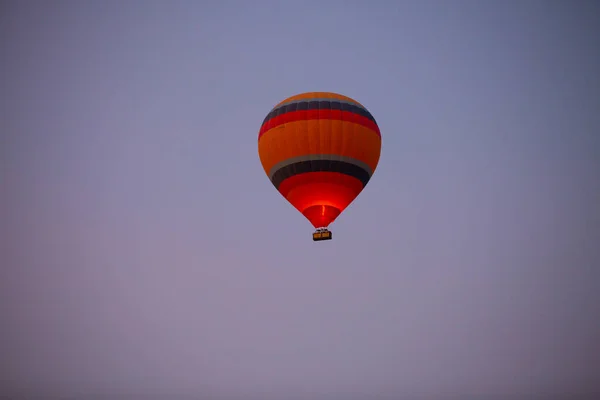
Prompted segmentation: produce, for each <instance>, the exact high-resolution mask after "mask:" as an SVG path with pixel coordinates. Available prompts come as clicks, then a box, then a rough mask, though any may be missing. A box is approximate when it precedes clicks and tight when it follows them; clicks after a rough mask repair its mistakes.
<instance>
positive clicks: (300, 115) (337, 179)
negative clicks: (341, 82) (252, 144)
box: [258, 92, 381, 228]
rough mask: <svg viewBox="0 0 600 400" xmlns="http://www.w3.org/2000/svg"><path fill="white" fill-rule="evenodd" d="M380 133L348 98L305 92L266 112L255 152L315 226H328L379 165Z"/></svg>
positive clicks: (278, 186) (280, 188) (277, 185)
mask: <svg viewBox="0 0 600 400" xmlns="http://www.w3.org/2000/svg"><path fill="white" fill-rule="evenodd" d="M380 153H381V133H380V132H379V127H378V126H377V122H376V121H375V119H374V118H373V116H372V115H371V113H369V111H368V110H367V109H366V108H365V107H364V106H363V105H362V104H360V103H359V102H357V101H356V100H353V99H351V98H350V97H347V96H343V95H340V94H336V93H329V92H308V93H302V94H298V95H296V96H292V97H289V98H287V99H285V100H283V101H282V102H280V103H279V104H277V105H276V106H275V107H274V108H273V109H272V110H271V112H269V114H268V115H267V116H266V118H265V119H264V121H263V124H262V126H261V127H260V130H259V133H258V154H259V157H260V161H261V163H262V166H263V168H264V170H265V173H266V174H267V176H268V177H269V179H270V180H271V182H272V183H273V185H274V186H275V188H276V189H277V190H278V191H279V193H281V194H282V195H283V197H285V198H286V199H287V200H288V201H289V202H290V203H291V204H292V205H293V206H294V207H295V208H296V209H297V210H298V211H300V212H301V213H302V214H303V215H304V216H305V217H306V218H307V219H308V220H309V221H310V222H311V224H312V225H313V226H314V227H315V228H326V227H327V226H329V224H331V223H332V222H333V221H334V220H335V219H336V218H337V217H338V216H339V215H340V214H341V213H342V212H343V211H344V210H345V209H346V207H348V205H349V204H350V203H351V202H352V201H353V200H354V199H355V198H356V197H357V196H358V195H359V194H360V192H361V191H362V190H363V189H364V187H365V186H366V185H367V183H368V182H369V179H371V176H372V175H373V173H374V172H375V169H376V168H377V164H378V162H379V157H380Z"/></svg>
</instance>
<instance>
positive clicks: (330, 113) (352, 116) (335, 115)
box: [258, 109, 381, 140]
mask: <svg viewBox="0 0 600 400" xmlns="http://www.w3.org/2000/svg"><path fill="white" fill-rule="evenodd" d="M315 119H322V120H327V119H329V120H340V121H347V122H352V123H355V124H359V125H362V126H364V127H365V128H369V129H370V130H372V131H373V132H374V133H376V134H377V136H379V137H381V133H380V132H379V127H378V126H377V123H375V122H374V121H373V120H371V119H369V118H367V117H365V116H362V115H360V114H356V113H354V112H351V111H342V110H328V109H314V110H306V111H291V112H287V113H285V114H281V115H278V116H276V117H274V118H271V119H270V120H268V121H267V122H266V123H265V124H264V125H262V126H261V128H260V131H259V133H258V139H259V140H260V138H261V136H262V135H263V134H265V133H266V132H268V131H270V130H271V129H274V128H277V127H279V126H281V125H283V124H286V123H290V122H296V121H306V120H315Z"/></svg>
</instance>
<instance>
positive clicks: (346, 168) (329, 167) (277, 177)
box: [271, 160, 371, 189]
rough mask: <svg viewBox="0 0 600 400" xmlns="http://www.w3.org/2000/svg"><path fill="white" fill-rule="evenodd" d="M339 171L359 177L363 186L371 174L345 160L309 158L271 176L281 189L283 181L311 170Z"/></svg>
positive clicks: (283, 168)
mask: <svg viewBox="0 0 600 400" xmlns="http://www.w3.org/2000/svg"><path fill="white" fill-rule="evenodd" d="M322 171H325V172H337V173H341V174H344V175H348V176H351V177H353V178H356V179H358V180H359V181H360V182H361V183H362V185H363V187H364V186H366V185H367V183H368V182H369V179H371V175H370V174H369V172H367V171H366V170H364V169H363V168H361V167H359V166H357V165H355V164H352V163H348V162H344V161H337V160H309V161H299V162H295V163H292V164H288V165H286V166H284V167H281V168H279V169H278V170H277V171H275V173H274V174H273V176H272V177H271V182H272V183H273V185H274V186H275V187H276V188H277V189H279V186H280V185H281V183H282V182H283V181H284V180H286V179H287V178H290V177H292V176H295V175H299V174H304V173H309V172H322Z"/></svg>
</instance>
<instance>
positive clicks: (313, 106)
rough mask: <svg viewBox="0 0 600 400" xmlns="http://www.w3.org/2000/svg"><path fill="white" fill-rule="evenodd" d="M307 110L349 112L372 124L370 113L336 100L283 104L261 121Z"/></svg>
mask: <svg viewBox="0 0 600 400" xmlns="http://www.w3.org/2000/svg"><path fill="white" fill-rule="evenodd" d="M308 110H341V111H349V112H353V113H355V114H358V115H362V116H363V117H365V118H367V119H370V120H371V121H373V122H376V121H375V118H374V117H373V116H372V115H371V113H370V112H369V111H368V110H367V109H366V108H364V107H362V106H360V105H358V104H356V103H353V102H350V101H345V100H337V99H327V98H321V99H306V100H305V99H302V100H292V101H290V102H287V103H283V104H282V105H280V106H278V107H276V108H274V109H273V110H271V112H269V113H268V114H267V116H266V117H265V119H264V120H263V124H265V123H267V121H269V120H270V119H272V118H275V117H277V116H279V115H282V114H285V113H288V112H294V111H308Z"/></svg>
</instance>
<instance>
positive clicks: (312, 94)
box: [273, 92, 363, 108]
mask: <svg viewBox="0 0 600 400" xmlns="http://www.w3.org/2000/svg"><path fill="white" fill-rule="evenodd" d="M320 98H329V99H335V100H344V101H350V102H354V103H356V104H358V105H359V106H361V107H362V106H363V105H362V104H360V102H358V101H356V100H355V99H353V98H351V97H348V96H344V95H343V94H339V93H334V92H304V93H299V94H296V95H293V96H290V97H288V98H287V99H284V100H282V101H280V102H279V103H277V104H276V105H275V107H273V108H277V107H279V106H280V105H282V104H283V103H288V102H291V101H295V100H307V99H320Z"/></svg>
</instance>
